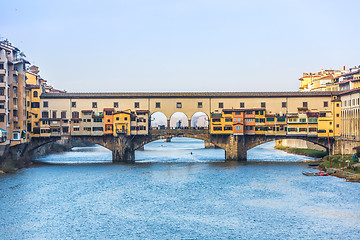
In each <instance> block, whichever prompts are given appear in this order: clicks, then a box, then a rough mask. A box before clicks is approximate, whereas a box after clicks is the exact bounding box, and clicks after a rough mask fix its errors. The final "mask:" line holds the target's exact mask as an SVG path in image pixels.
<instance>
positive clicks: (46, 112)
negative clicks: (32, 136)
mask: <svg viewBox="0 0 360 240" xmlns="http://www.w3.org/2000/svg"><path fill="white" fill-rule="evenodd" d="M41 117H42V118H49V112H48V111H42V113H41Z"/></svg>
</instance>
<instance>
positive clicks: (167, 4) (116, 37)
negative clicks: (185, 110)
mask: <svg viewBox="0 0 360 240" xmlns="http://www.w3.org/2000/svg"><path fill="white" fill-rule="evenodd" d="M1 5H2V9H3V10H2V11H1V14H0V37H2V38H7V39H9V40H10V41H11V42H12V43H13V44H14V45H16V46H17V47H19V48H20V49H21V50H22V51H24V52H25V54H26V56H27V59H28V60H29V61H30V62H31V63H32V64H35V65H37V66H39V67H40V71H41V72H40V73H41V76H42V77H43V78H45V79H47V80H48V82H49V83H50V84H52V85H53V86H54V87H56V88H59V89H66V90H68V91H70V92H83V91H86V92H94V91H112V92H118V91H288V90H290V91H296V90H298V87H299V80H298V78H299V77H300V76H301V75H302V73H303V72H309V71H312V72H314V71H319V70H320V69H321V68H325V69H329V68H335V69H339V68H341V67H342V66H343V65H345V66H346V67H353V66H355V65H359V64H360V61H359V60H360V58H359V53H360V50H359V45H358V43H359V41H358V40H359V37H360V32H359V31H358V29H359V23H360V21H359V18H358V9H359V7H360V1H357V0H353V1H349V0H344V1H332V0H327V1H322V0H319V1H315V0H313V1H308V0H301V1H300V0H299V1H298V0H288V1H277V0H272V1H261V0H259V1H241V0H238V1H226V0H222V1H213V0H207V1H205V0H204V1H202V0H201V1H196V0H191V1H187V0H184V1H180V0H177V1H171V0H167V1H156V0H153V1H141V0H131V1H130V0H129V1H123V0H117V1H107V0H103V1H92V0H88V1H80V0H79V1H75V0H71V1H70V0H61V1H49V0H34V1H26V0H17V1H6V2H3V3H2V4H1Z"/></svg>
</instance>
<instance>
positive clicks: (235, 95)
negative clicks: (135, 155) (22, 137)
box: [41, 91, 338, 99]
mask: <svg viewBox="0 0 360 240" xmlns="http://www.w3.org/2000/svg"><path fill="white" fill-rule="evenodd" d="M332 95H338V92H330V91H314V92H119V93H104V92H98V93H43V94H42V95H41V98H74V99H76V98H90V99H91V98H92V99H94V98H208V97H211V98H239V97H244V98H246V97H248V98H259V97H319V96H332Z"/></svg>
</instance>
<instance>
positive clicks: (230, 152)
mask: <svg viewBox="0 0 360 240" xmlns="http://www.w3.org/2000/svg"><path fill="white" fill-rule="evenodd" d="M225 159H226V160H228V161H246V160H247V148H246V145H245V136H237V135H229V138H228V139H227V143H226V148H225Z"/></svg>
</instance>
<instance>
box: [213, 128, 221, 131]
mask: <svg viewBox="0 0 360 240" xmlns="http://www.w3.org/2000/svg"><path fill="white" fill-rule="evenodd" d="M213 130H214V131H222V127H213Z"/></svg>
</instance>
